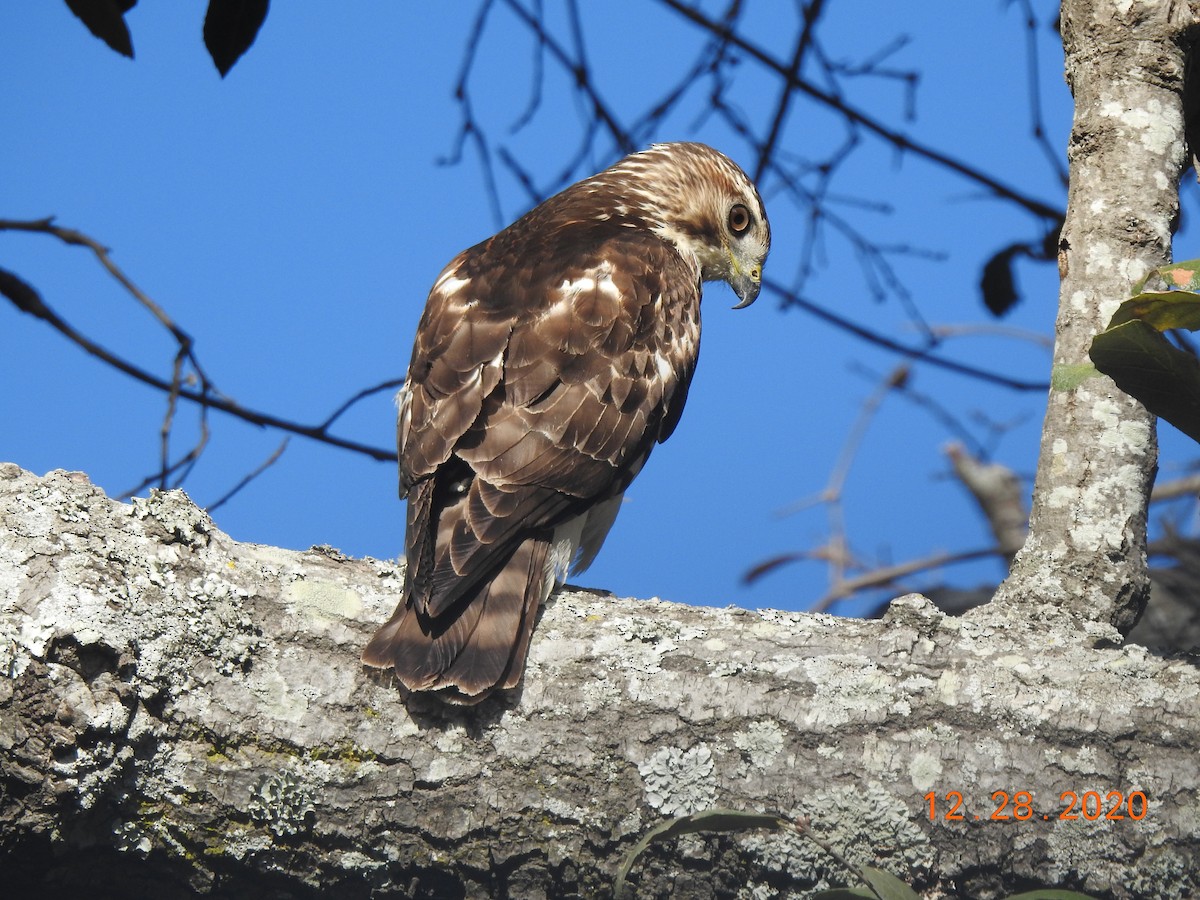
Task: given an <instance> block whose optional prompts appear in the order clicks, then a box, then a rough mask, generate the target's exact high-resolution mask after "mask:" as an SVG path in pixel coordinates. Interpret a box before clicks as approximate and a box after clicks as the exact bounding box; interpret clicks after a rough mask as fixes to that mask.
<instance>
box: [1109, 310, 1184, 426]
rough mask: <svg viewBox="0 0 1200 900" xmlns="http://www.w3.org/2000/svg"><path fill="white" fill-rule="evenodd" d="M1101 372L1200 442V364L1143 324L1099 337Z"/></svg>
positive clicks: (1134, 323)
mask: <svg viewBox="0 0 1200 900" xmlns="http://www.w3.org/2000/svg"><path fill="white" fill-rule="evenodd" d="M1089 355H1090V356H1091V357H1092V362H1094V363H1095V364H1096V368H1097V369H1099V370H1100V371H1101V372H1103V373H1104V374H1105V375H1107V376H1109V377H1110V378H1112V380H1113V381H1115V382H1116V383H1117V387H1119V388H1120V389H1121V390H1123V391H1124V392H1125V393H1127V394H1129V395H1130V396H1132V397H1136V398H1137V399H1138V400H1140V401H1141V402H1142V403H1144V404H1145V406H1146V408H1147V409H1148V410H1150V412H1152V413H1154V414H1155V415H1156V416H1160V417H1161V418H1164V419H1166V420H1167V421H1168V422H1170V423H1171V424H1172V425H1174V426H1175V427H1176V428H1178V429H1179V430H1180V431H1182V432H1183V433H1184V434H1186V435H1187V436H1188V437H1190V438H1191V439H1192V440H1194V441H1198V442H1200V362H1197V361H1196V359H1195V357H1193V356H1191V355H1189V354H1187V353H1184V352H1183V351H1182V350H1179V349H1177V348H1176V347H1173V346H1172V345H1171V343H1170V341H1168V340H1167V339H1166V338H1165V337H1163V336H1162V335H1161V334H1159V333H1158V331H1156V330H1155V329H1154V328H1153V327H1151V326H1150V325H1147V324H1146V323H1145V322H1143V321H1141V320H1140V319H1133V320H1132V321H1129V322H1126V323H1125V324H1123V325H1118V326H1116V327H1115V328H1109V329H1108V330H1107V331H1104V332H1101V333H1100V334H1098V335H1096V337H1095V338H1094V339H1093V340H1092V349H1091V352H1090V354H1089Z"/></svg>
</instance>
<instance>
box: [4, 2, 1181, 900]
mask: <svg viewBox="0 0 1200 900" xmlns="http://www.w3.org/2000/svg"><path fill="white" fill-rule="evenodd" d="M1189 16H1193V13H1192V12H1191V11H1190V10H1189V8H1188V7H1187V6H1185V5H1184V4H1182V3H1170V2H1165V0H1164V2H1158V3H1153V2H1139V3H1131V2H1104V0H1069V2H1067V3H1065V4H1064V17H1063V31H1064V38H1065V41H1066V44H1067V59H1068V72H1069V75H1070V78H1071V82H1072V87H1073V89H1074V91H1075V94H1076V100H1077V106H1078V113H1077V117H1076V123H1075V129H1074V132H1073V136H1072V145H1071V165H1072V170H1071V171H1072V178H1071V198H1070V216H1069V218H1068V222H1067V225H1066V228H1065V230H1064V250H1063V269H1064V280H1063V293H1062V306H1061V313H1060V316H1059V322H1058V347H1057V350H1056V362H1057V363H1058V364H1060V365H1062V364H1068V365H1069V364H1072V363H1077V362H1082V361H1084V359H1085V352H1084V351H1085V347H1086V344H1087V342H1088V340H1089V339H1090V337H1091V335H1092V334H1093V333H1094V332H1095V331H1096V330H1097V329H1098V328H1099V327H1101V326H1102V325H1103V323H1104V320H1105V319H1106V318H1107V315H1108V313H1109V312H1110V310H1111V307H1112V306H1114V305H1115V304H1116V303H1117V302H1118V301H1119V300H1120V299H1121V298H1122V297H1123V296H1124V295H1125V294H1126V293H1127V291H1128V288H1129V286H1130V283H1131V282H1132V281H1133V280H1135V279H1136V278H1137V277H1138V276H1139V274H1141V273H1144V272H1145V271H1146V270H1147V269H1148V268H1149V267H1150V266H1153V265H1156V264H1159V263H1162V262H1164V261H1165V260H1166V259H1167V258H1168V254H1169V248H1170V232H1169V224H1170V221H1171V219H1172V217H1173V214H1174V211H1175V204H1176V183H1177V180H1178V175H1179V170H1180V166H1181V161H1182V133H1183V119H1182V115H1181V113H1180V108H1181V107H1180V93H1181V82H1182V68H1183V55H1182V50H1181V49H1180V43H1179V41H1180V39H1181V37H1182V36H1183V32H1184V28H1185V26H1187V25H1189V24H1190V22H1183V21H1182V19H1184V18H1187V17H1189ZM1154 453H1155V450H1154V436H1153V427H1152V421H1151V419H1150V418H1149V416H1148V415H1147V414H1146V413H1145V411H1144V410H1142V409H1141V407H1140V406H1138V405H1137V404H1136V403H1134V402H1133V401H1130V400H1129V399H1127V398H1125V397H1123V396H1122V395H1120V394H1119V393H1118V392H1116V391H1115V389H1114V388H1112V386H1111V385H1110V384H1108V383H1107V382H1106V381H1104V380H1102V379H1090V380H1088V381H1085V382H1084V383H1083V384H1081V385H1077V386H1075V387H1073V388H1069V389H1061V390H1055V391H1054V392H1053V394H1052V396H1051V400H1050V408H1049V411H1048V414H1047V421H1046V434H1045V438H1044V441H1043V447H1042V456H1041V462H1040V466H1039V474H1038V482H1037V495H1036V497H1035V509H1034V520H1033V530H1032V532H1031V534H1030V537H1029V539H1028V541H1027V543H1026V545H1025V547H1024V549H1023V551H1022V552H1021V554H1020V556H1019V558H1018V561H1017V563H1016V568H1015V571H1014V576H1013V577H1012V578H1011V579H1010V580H1009V581H1008V582H1007V583H1006V585H1005V587H1004V589H1003V591H1002V593H1001V597H1000V600H1001V602H999V603H994V604H992V605H991V606H990V607H988V608H984V609H981V610H978V611H974V612H972V613H970V614H968V615H966V616H964V617H962V618H960V619H955V618H949V617H946V616H944V615H942V614H941V613H939V612H938V611H937V610H936V609H935V608H934V607H933V606H932V605H931V604H930V603H929V602H928V601H926V600H924V599H923V598H920V597H917V596H909V597H904V598H901V599H899V600H897V601H895V602H894V603H893V605H892V607H891V608H890V610H889V612H888V614H887V615H886V616H885V617H884V618H883V619H882V620H880V621H871V622H858V621H847V620H839V619H834V618H831V617H827V616H811V615H801V614H794V613H778V612H769V611H763V612H749V611H745V610H737V609H724V610H717V609H697V608H690V607H682V606H676V605H672V604H667V603H662V602H659V601H632V600H617V599H613V598H609V597H604V596H597V595H593V594H588V593H583V592H563V593H560V594H558V595H557V596H556V597H555V598H553V599H552V600H551V602H550V603H549V604H548V607H547V609H546V610H545V613H544V615H543V617H542V620H541V622H540V625H539V627H538V630H537V633H536V635H535V638H534V642H533V645H532V648H531V654H530V665H529V670H528V675H527V678H526V681H525V683H524V686H523V689H522V690H521V691H520V692H519V693H517V694H515V695H513V696H510V697H507V698H504V699H502V700H498V701H496V702H489V703H486V704H484V705H482V706H480V707H478V708H475V709H468V710H463V709H447V708H443V707H441V706H439V705H437V704H436V703H431V702H430V701H427V700H426V701H423V702H415V703H413V704H411V705H409V706H408V707H406V706H405V704H404V703H402V702H401V700H400V698H399V696H398V694H397V692H396V690H395V688H394V687H393V686H392V685H390V684H387V683H386V682H382V681H377V680H373V679H372V678H371V677H370V676H369V675H368V673H367V672H365V671H364V670H363V669H362V667H361V666H359V664H358V662H357V654H358V651H359V649H360V647H361V646H362V644H363V642H364V641H365V640H366V638H367V636H368V634H369V633H370V631H371V629H372V628H373V627H374V626H375V624H377V623H378V622H380V621H382V620H383V618H384V617H386V615H387V614H388V612H390V610H391V608H392V606H393V604H394V602H395V600H396V594H397V592H398V589H399V584H400V581H399V574H400V573H399V572H398V570H397V568H396V566H394V565H392V564H389V563H381V562H377V561H374V560H353V559H348V558H345V557H343V556H341V555H340V554H338V553H337V552H336V551H333V550H330V549H328V548H326V549H315V550H312V551H309V552H307V553H293V552H289V551H283V550H278V549H273V548H269V547H262V546H257V545H252V544H239V543H236V542H234V541H232V540H231V539H229V538H228V537H227V536H225V535H224V534H222V533H221V532H220V531H219V530H217V528H216V527H215V526H214V524H213V523H212V522H211V521H210V520H209V518H208V517H207V516H206V515H205V514H204V513H203V512H202V511H200V510H198V509H196V508H195V507H194V506H193V505H192V504H191V503H190V502H189V501H188V500H187V498H186V497H185V496H183V495H182V494H179V493H166V494H154V495H153V496H152V497H151V498H150V499H148V500H138V501H135V502H134V503H133V504H132V505H122V504H118V503H114V502H112V501H110V500H108V499H107V498H105V497H104V496H103V495H102V494H101V492H99V491H98V490H97V489H96V488H94V487H93V486H92V485H90V484H89V483H88V481H87V479H86V478H85V477H84V476H81V475H76V474H69V473H63V472H56V473H51V474H50V475H48V476H46V477H45V478H37V477H35V476H33V475H30V474H29V473H26V472H23V471H21V470H20V469H18V468H17V467H16V466H12V465H8V466H3V467H0V750H2V752H3V755H2V756H0V766H2V771H0V854H2V855H0V868H2V870H3V884H4V886H5V888H6V889H7V890H9V891H15V892H16V895H18V896H19V895H21V894H22V893H32V892H34V891H36V892H37V893H38V895H39V896H55V895H64V896H65V895H68V894H69V895H77V894H84V893H86V895H87V896H89V897H102V896H121V897H126V896H137V895H139V894H151V893H153V895H154V896H158V897H172V896H184V895H186V894H188V893H189V892H191V891H197V890H198V891H202V892H207V893H209V894H210V895H213V896H228V897H244V896H253V895H256V894H258V895H270V896H278V897H291V896H296V897H301V896H309V895H316V894H318V893H321V894H328V893H335V892H336V895H337V896H339V897H366V896H386V895H389V894H391V895H395V896H412V897H466V896H494V897H530V898H534V897H539V896H540V897H551V896H552V897H570V896H579V897H593V896H605V895H606V894H607V893H608V891H609V888H610V885H611V882H612V877H613V874H614V872H615V869H616V866H617V862H618V859H619V856H620V855H621V853H622V852H624V851H625V850H627V849H628V848H629V847H630V846H631V845H632V843H633V842H634V841H635V840H636V837H637V835H638V834H640V833H641V832H643V831H644V830H645V829H647V828H648V827H650V826H652V825H653V824H655V823H656V822H658V821H660V820H661V819H662V818H663V817H664V816H668V815H674V814H678V813H681V812H689V811H696V810H699V809H703V808H705V807H708V806H712V805H720V806H726V807H738V808H744V809H766V810H771V811H776V812H779V813H783V814H787V815H792V816H806V817H808V818H809V819H810V820H811V823H812V828H813V830H814V831H815V832H817V833H818V834H820V835H821V836H822V837H823V838H825V839H826V840H828V841H829V842H830V843H832V844H833V845H835V846H836V847H838V848H840V849H841V850H842V851H843V853H845V854H846V855H847V856H848V857H849V858H850V859H851V860H854V861H858V862H863V861H868V862H871V863H873V864H875V865H878V866H881V867H883V868H886V869H889V870H891V871H892V872H894V873H896V874H897V875H900V876H901V877H903V878H905V879H907V880H909V881H910V882H912V883H914V884H916V885H917V886H919V887H921V888H922V889H925V890H926V891H927V896H930V897H933V896H965V897H977V898H988V897H995V896H1000V895H1002V894H1003V893H1005V892H1007V891H1012V890H1016V889H1020V888H1028V887H1031V886H1033V885H1036V884H1052V885H1060V886H1069V887H1075V888H1078V889H1082V890H1086V891H1088V892H1090V893H1092V894H1095V895H1097V896H1103V897H1113V898H1125V897H1155V898H1158V897H1172V898H1174V897H1187V896H1191V895H1192V894H1193V893H1194V892H1195V891H1196V890H1197V883H1196V879H1197V876H1196V875H1195V874H1194V873H1196V872H1197V871H1200V848H1198V837H1197V836H1198V834H1200V818H1198V816H1197V796H1198V792H1200V767H1197V766H1196V764H1195V748H1196V747H1197V746H1200V715H1198V714H1200V672H1198V671H1197V667H1196V665H1195V663H1194V661H1192V660H1173V659H1168V658H1162V657H1158V656H1155V655H1153V654H1150V653H1148V652H1147V651H1145V650H1144V649H1142V648H1140V647H1137V646H1132V645H1128V646H1120V633H1119V631H1118V630H1117V629H1118V628H1124V627H1125V626H1126V625H1127V624H1128V623H1129V621H1130V620H1131V619H1132V617H1133V615H1134V614H1135V612H1136V609H1137V607H1138V605H1139V603H1140V599H1139V598H1140V596H1141V594H1142V591H1143V583H1144V526H1145V499H1146V494H1147V492H1148V486H1149V482H1150V479H1151V477H1152V471H1153V466H1154ZM999 791H1002V792H1005V794H1006V795H1007V796H1008V797H1009V798H1010V799H1009V801H1008V802H1004V798H1003V797H1002V796H1001V795H999V794H996V793H994V792H999ZM1022 791H1024V792H1029V794H1030V798H1029V803H1028V804H1025V803H1024V802H1023V801H1024V798H1023V797H1021V798H1018V802H1014V800H1013V799H1012V798H1015V797H1016V796H1017V795H1018V792H1022ZM1089 791H1092V792H1097V796H1096V797H1095V799H1093V800H1088V801H1086V802H1075V803H1072V801H1071V796H1072V793H1073V794H1074V795H1075V796H1077V797H1078V798H1080V800H1081V801H1082V800H1083V798H1085V797H1087V796H1090V795H1087V794H1086V792H1089ZM954 792H958V793H960V794H961V804H960V805H958V806H957V808H955V805H954V804H955V798H954ZM929 795H932V796H933V798H934V801H935V807H934V810H933V814H932V815H931V811H930V801H929V799H928V797H929ZM1118 795H1119V797H1120V798H1121V800H1122V803H1121V805H1120V806H1119V807H1118V806H1117V804H1116V797H1117V796H1118ZM1143 795H1144V797H1145V798H1146V804H1145V815H1144V816H1142V815H1141V813H1142V806H1141V803H1140V801H1139V800H1138V799H1137V798H1138V797H1140V796H1143ZM1131 798H1132V799H1131ZM1097 801H1098V802H1097ZM956 813H957V814H961V815H962V818H961V819H957V818H955V817H954V815H955V814H956ZM994 813H995V814H999V815H1006V816H1008V817H1009V818H1008V819H1007V820H1006V821H997V820H995V819H993V814H994ZM1097 813H1099V816H1098V817H1096V816H1097ZM1118 814H1119V815H1121V816H1123V818H1111V816H1114V815H1118ZM1071 815H1074V816H1075V818H1068V817H1067V816H1071ZM977 817H978V818H977ZM635 881H636V883H637V885H638V895H639V896H643V897H668V896H672V897H700V898H704V897H735V896H736V897H748V898H749V897H767V896H776V895H788V893H789V892H794V893H795V894H796V895H798V896H799V895H803V894H804V893H805V892H806V891H807V890H809V889H811V888H812V887H814V886H820V885H829V884H838V883H847V882H848V881H849V877H848V876H847V874H846V873H845V872H844V871H842V870H841V869H840V867H839V865H838V864H837V863H835V862H834V861H833V860H832V859H830V858H829V857H827V856H826V855H825V854H824V853H823V852H822V851H820V850H818V849H816V848H815V847H814V846H812V845H811V844H809V843H807V842H805V841H804V840H802V839H800V838H796V837H786V838H785V837H781V836H778V835H774V834H757V835H751V836H740V837H738V836H725V837H721V838H691V839H687V840H685V841H682V842H680V843H678V844H676V845H674V846H671V847H666V848H659V849H657V850H655V851H652V852H651V853H650V854H649V855H648V857H647V859H646V861H645V862H644V864H643V865H642V866H641V867H640V868H639V869H638V871H637V874H636V875H635Z"/></svg>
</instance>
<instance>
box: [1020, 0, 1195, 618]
mask: <svg viewBox="0 0 1200 900" xmlns="http://www.w3.org/2000/svg"><path fill="white" fill-rule="evenodd" d="M1197 21H1198V19H1197V15H1196V11H1195V9H1193V8H1190V7H1189V5H1188V4H1185V3H1179V2H1175V0H1160V2H1147V3H1142V2H1138V3H1129V2H1123V0H1066V2H1064V3H1063V4H1062V37H1063V46H1064V49H1065V51H1066V73H1067V80H1068V82H1069V83H1070V86H1071V91H1072V94H1073V96H1074V99H1075V121H1074V124H1073V127H1072V130H1071V138H1070V145H1069V147H1068V151H1067V156H1068V162H1069V164H1070V186H1069V191H1068V199H1067V216H1066V223H1065V224H1064V226H1063V230H1062V235H1061V238H1060V243H1059V271H1060V273H1061V274H1062V285H1061V289H1060V294H1059V308H1058V319H1057V322H1056V326H1055V347H1054V366H1055V377H1054V387H1053V388H1052V389H1051V392H1050V397H1049V402H1048V404H1047V409H1046V419H1045V424H1044V426H1043V431H1042V444H1041V453H1040V456H1039V460H1038V472H1037V480H1036V483H1035V485H1034V495H1033V507H1032V511H1031V517H1030V530H1029V535H1028V537H1027V539H1026V541H1025V545H1024V547H1023V549H1022V550H1021V552H1020V553H1019V554H1018V556H1017V559H1016V562H1015V564H1014V566H1013V570H1012V575H1011V576H1010V578H1009V579H1008V581H1007V582H1006V583H1005V585H1004V586H1003V587H1002V588H1001V591H1000V593H999V595H998V598H997V599H998V600H999V601H1000V602H1001V603H1004V604H1014V605H1016V606H1019V607H1022V608H1024V609H1026V610H1028V612H1029V614H1030V615H1039V616H1042V615H1049V614H1053V613H1054V612H1060V613H1063V614H1066V615H1068V616H1070V617H1073V618H1075V619H1077V620H1078V621H1079V622H1081V623H1086V624H1087V625H1089V626H1092V625H1094V626H1104V625H1111V626H1115V627H1116V628H1118V629H1120V630H1121V631H1128V629H1129V628H1130V627H1132V625H1133V624H1134V622H1135V621H1136V620H1137V617H1138V616H1139V615H1140V613H1141V611H1142V608H1143V606H1144V605H1145V601H1146V596H1147V592H1148V591H1149V579H1148V576H1147V571H1146V515H1147V505H1148V500H1149V496H1150V488H1151V486H1152V485H1153V482H1154V474H1155V468H1156V465H1157V454H1158V447H1157V441H1156V438H1155V430H1154V424H1155V423H1154V416H1153V415H1152V414H1151V413H1150V412H1148V411H1147V410H1146V408H1145V407H1143V406H1142V405H1141V404H1140V403H1139V402H1138V401H1136V400H1134V399H1133V398H1131V397H1129V396H1127V395H1126V394H1123V393H1122V392H1121V391H1120V390H1118V389H1117V387H1116V385H1115V384H1114V383H1113V382H1112V380H1111V379H1109V378H1106V377H1094V378H1089V379H1087V380H1084V381H1082V382H1077V380H1076V379H1073V378H1071V377H1070V372H1071V367H1073V366H1079V365H1084V364H1087V363H1088V348H1089V346H1090V345H1091V341H1092V338H1093V337H1094V336H1095V335H1096V334H1097V333H1098V332H1099V331H1101V330H1103V329H1104V327H1105V326H1107V324H1108V321H1109V319H1110V318H1111V317H1112V314H1113V312H1114V311H1115V310H1116V307H1117V306H1118V304H1120V302H1121V301H1122V300H1125V299H1128V298H1129V296H1130V289H1131V287H1132V286H1133V284H1134V283H1135V282H1136V281H1138V280H1139V279H1141V278H1143V277H1144V276H1145V275H1146V274H1147V273H1148V272H1150V271H1151V270H1152V269H1153V268H1155V267H1157V266H1161V265H1163V264H1165V263H1167V262H1169V261H1170V259H1171V230H1172V227H1173V225H1174V221H1175V218H1176V215H1177V214H1178V210H1179V178H1180V175H1181V174H1182V172H1183V167H1184V145H1185V141H1184V114H1183V93H1184V91H1183V86H1184V67H1185V46H1184V39H1185V36H1186V33H1187V29H1188V27H1189V26H1192V25H1194V24H1195V23H1196V22H1197ZM1103 630H1104V629H1103V628H1096V629H1093V633H1095V634H1102V633H1103Z"/></svg>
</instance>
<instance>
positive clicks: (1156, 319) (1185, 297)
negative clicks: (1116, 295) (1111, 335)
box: [1108, 291, 1200, 331]
mask: <svg viewBox="0 0 1200 900" xmlns="http://www.w3.org/2000/svg"><path fill="white" fill-rule="evenodd" d="M1134 319H1140V320H1141V321H1143V322H1145V323H1146V324H1147V325H1150V326H1151V327H1152V328H1154V329H1155V330H1156V331H1168V330H1170V329H1172V328H1185V329H1187V330H1188V331H1200V294H1193V293H1192V292H1191V291H1146V292H1144V293H1141V294H1138V295H1137V296H1136V297H1132V298H1130V299H1129V300H1126V301H1125V302H1124V303H1122V304H1121V305H1120V306H1118V307H1117V311H1116V312H1115V313H1113V317H1112V319H1111V320H1110V321H1109V323H1108V330H1111V329H1113V328H1115V327H1116V326H1118V325H1124V324H1125V323H1126V322H1131V321H1133V320H1134Z"/></svg>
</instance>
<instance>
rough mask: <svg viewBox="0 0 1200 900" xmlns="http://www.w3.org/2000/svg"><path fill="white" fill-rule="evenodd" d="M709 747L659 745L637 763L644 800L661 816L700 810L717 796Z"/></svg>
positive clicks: (710, 803)
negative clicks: (654, 750) (659, 747)
mask: <svg viewBox="0 0 1200 900" xmlns="http://www.w3.org/2000/svg"><path fill="white" fill-rule="evenodd" d="M713 769H714V764H713V755H712V751H711V750H710V749H709V748H708V747H707V746H706V745H704V744H697V745H696V746H695V747H692V748H691V749H689V750H686V751H685V750H681V749H679V748H678V747H662V748H661V749H659V750H658V751H657V752H655V753H654V754H652V755H651V756H650V757H649V758H648V759H646V761H645V762H643V763H642V764H641V765H639V766H638V771H639V772H640V773H641V775H642V783H643V786H644V788H645V791H646V802H647V803H648V804H650V806H651V807H653V808H654V809H657V810H658V811H659V812H660V813H662V814H663V815H664V816H679V815H686V814H688V813H695V812H700V811H701V810H703V809H707V808H708V807H710V806H712V805H713V803H714V802H715V801H716V799H717V785H716V780H715V778H714V777H713Z"/></svg>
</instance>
